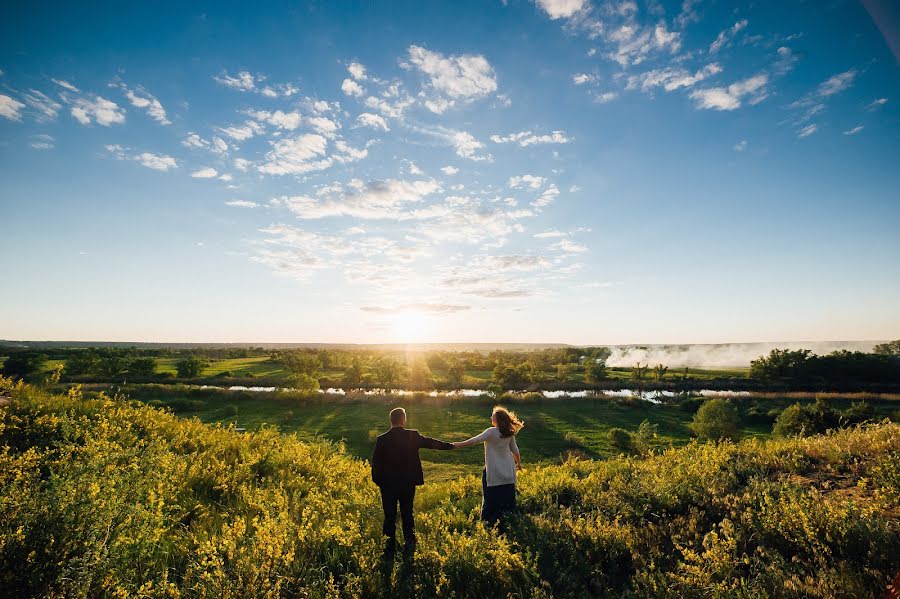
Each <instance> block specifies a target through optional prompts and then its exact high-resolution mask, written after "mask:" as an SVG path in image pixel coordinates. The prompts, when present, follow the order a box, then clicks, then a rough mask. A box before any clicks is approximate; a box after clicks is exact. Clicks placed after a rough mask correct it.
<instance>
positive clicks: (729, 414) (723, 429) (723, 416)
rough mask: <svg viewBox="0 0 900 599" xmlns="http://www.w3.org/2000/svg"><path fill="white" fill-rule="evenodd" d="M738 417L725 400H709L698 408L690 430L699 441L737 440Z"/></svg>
mask: <svg viewBox="0 0 900 599" xmlns="http://www.w3.org/2000/svg"><path fill="white" fill-rule="evenodd" d="M740 422H741V421H740V417H739V416H738V413H737V410H735V409H734V406H733V405H731V402H729V401H728V400H726V399H721V398H715V399H710V400H708V401H706V402H704V403H703V405H702V406H700V409H698V410H697V413H696V414H694V420H693V422H691V430H692V431H694V434H695V435H697V436H698V437H700V438H701V439H709V440H712V441H718V440H720V439H737V438H739V437H740V435H741V429H740Z"/></svg>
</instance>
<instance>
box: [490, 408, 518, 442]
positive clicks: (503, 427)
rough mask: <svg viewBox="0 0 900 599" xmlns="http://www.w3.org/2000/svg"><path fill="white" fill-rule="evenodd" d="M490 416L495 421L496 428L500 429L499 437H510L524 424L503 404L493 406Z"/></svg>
mask: <svg viewBox="0 0 900 599" xmlns="http://www.w3.org/2000/svg"><path fill="white" fill-rule="evenodd" d="M491 417H492V418H494V419H495V420H496V421H497V428H498V429H500V436H501V437H512V436H513V435H515V434H516V433H518V432H519V431H520V430H521V429H522V427H523V426H525V423H524V422H522V421H521V420H519V419H518V418H516V414H515V413H514V412H510V411H509V410H507V409H506V408H504V407H503V406H495V407H494V411H493V412H492V413H491Z"/></svg>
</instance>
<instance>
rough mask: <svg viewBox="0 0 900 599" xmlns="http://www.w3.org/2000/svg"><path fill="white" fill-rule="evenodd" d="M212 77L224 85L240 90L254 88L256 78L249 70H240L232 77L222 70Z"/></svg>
mask: <svg viewBox="0 0 900 599" xmlns="http://www.w3.org/2000/svg"><path fill="white" fill-rule="evenodd" d="M213 79H215V80H216V81H217V82H219V83H221V84H222V85H224V86H226V87H230V88H232V89H236V90H239V91H242V92H249V91H253V90H254V89H256V78H255V77H254V76H253V75H251V74H250V72H249V71H241V72H240V73H238V74H237V77H232V76H231V75H229V74H228V73H227V72H223V73H222V74H221V75H219V76H217V77H213Z"/></svg>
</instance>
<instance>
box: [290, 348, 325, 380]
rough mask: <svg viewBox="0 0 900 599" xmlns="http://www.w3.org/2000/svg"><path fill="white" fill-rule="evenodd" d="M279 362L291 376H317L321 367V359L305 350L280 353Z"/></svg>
mask: <svg viewBox="0 0 900 599" xmlns="http://www.w3.org/2000/svg"><path fill="white" fill-rule="evenodd" d="M281 363H282V364H283V365H284V367H285V369H286V370H287V371H288V374H289V376H290V377H291V378H295V377H298V376H300V375H301V374H305V375H306V376H309V377H312V378H318V376H319V371H320V370H321V369H322V360H321V359H319V356H317V355H316V354H313V353H310V352H305V351H298V350H294V351H286V352H283V353H282V354H281Z"/></svg>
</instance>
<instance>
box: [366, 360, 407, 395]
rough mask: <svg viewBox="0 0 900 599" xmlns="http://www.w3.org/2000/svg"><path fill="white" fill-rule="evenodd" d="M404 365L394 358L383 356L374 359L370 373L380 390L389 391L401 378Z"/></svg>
mask: <svg viewBox="0 0 900 599" xmlns="http://www.w3.org/2000/svg"><path fill="white" fill-rule="evenodd" d="M404 370H405V367H404V366H403V364H401V363H400V361H398V360H397V359H396V358H391V357H390V356H383V357H381V358H379V359H378V360H376V362H375V364H374V366H373V368H372V374H373V375H374V376H375V380H376V381H377V382H378V386H379V387H381V389H382V390H384V391H386V392H388V393H390V392H391V391H393V390H394V389H395V388H396V387H397V383H398V382H399V381H400V380H402V379H403V373H404Z"/></svg>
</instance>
